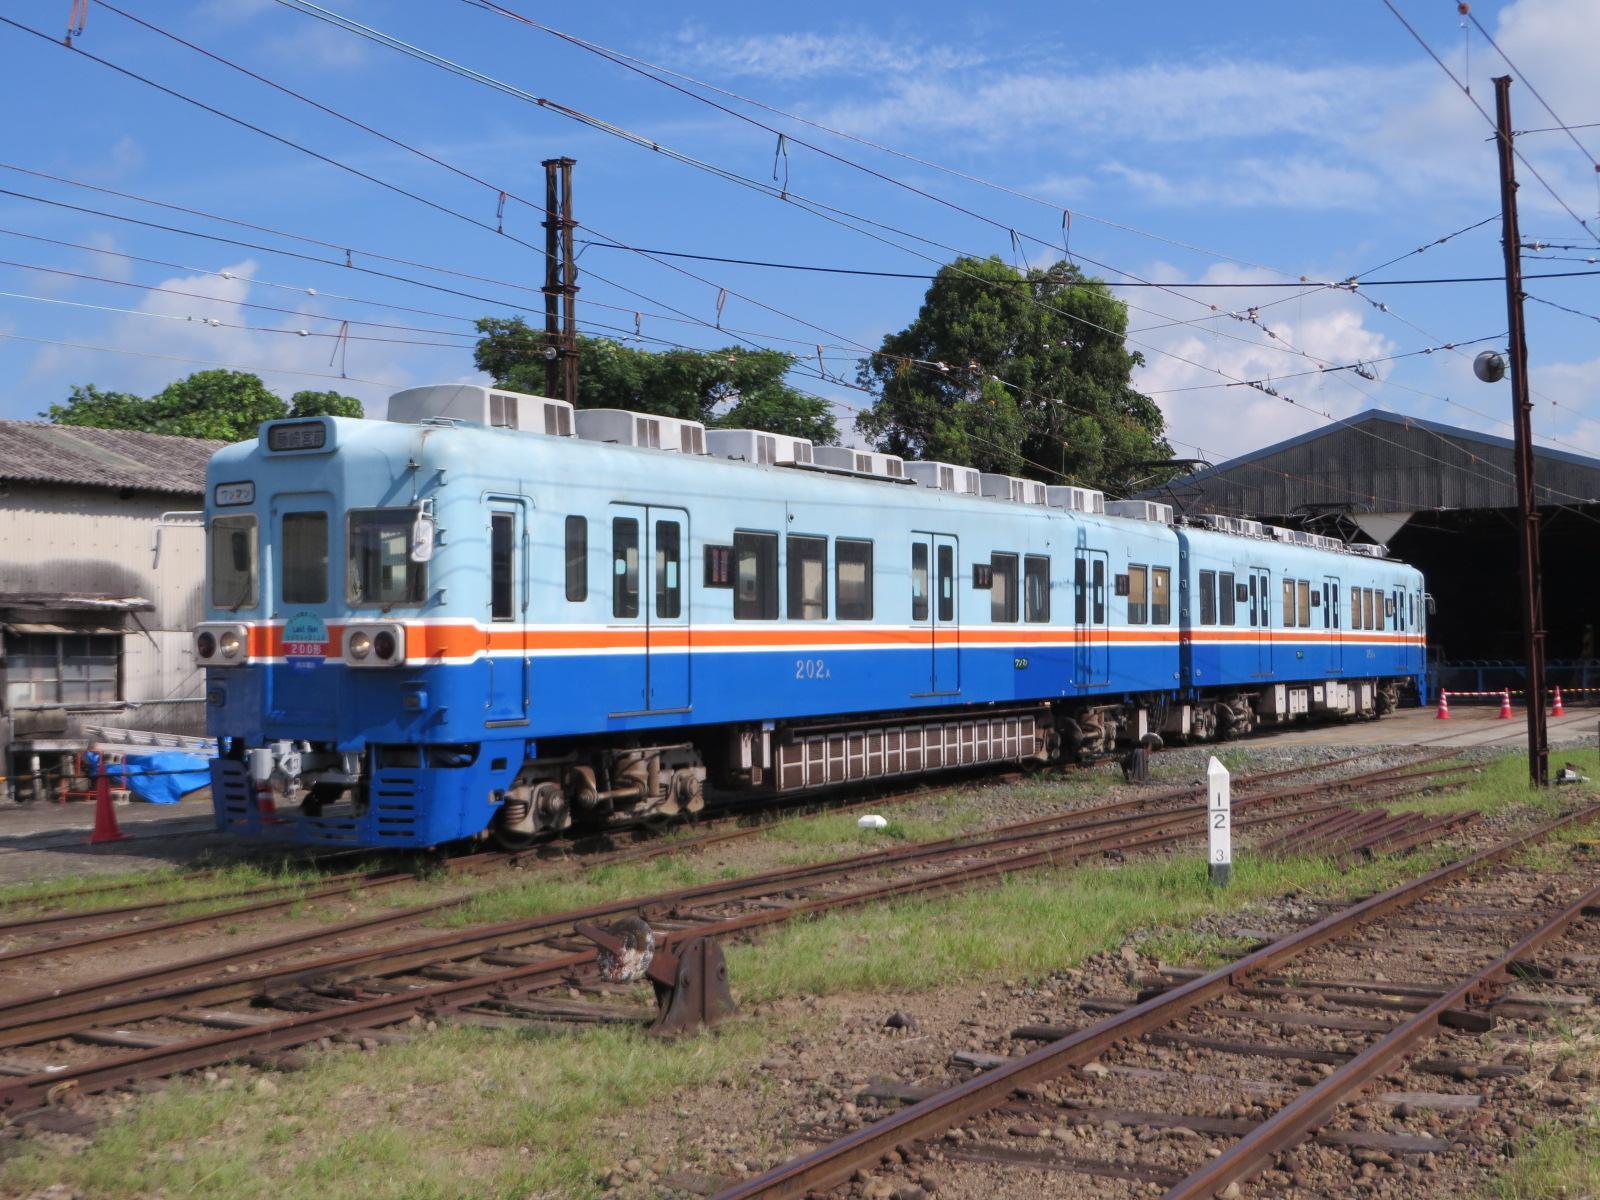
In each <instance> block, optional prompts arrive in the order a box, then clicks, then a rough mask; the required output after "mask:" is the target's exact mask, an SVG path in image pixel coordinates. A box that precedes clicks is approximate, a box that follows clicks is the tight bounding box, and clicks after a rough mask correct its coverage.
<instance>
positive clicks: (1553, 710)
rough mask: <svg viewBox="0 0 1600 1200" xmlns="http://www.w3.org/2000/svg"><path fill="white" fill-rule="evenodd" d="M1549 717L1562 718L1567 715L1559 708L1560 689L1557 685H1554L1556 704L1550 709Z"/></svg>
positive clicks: (1565, 711)
mask: <svg viewBox="0 0 1600 1200" xmlns="http://www.w3.org/2000/svg"><path fill="white" fill-rule="evenodd" d="M1550 715H1551V716H1552V717H1564V716H1566V715H1567V710H1566V709H1564V708H1562V707H1561V687H1560V685H1559V684H1558V685H1556V702H1555V705H1554V706H1553V707H1552V708H1551V709H1550Z"/></svg>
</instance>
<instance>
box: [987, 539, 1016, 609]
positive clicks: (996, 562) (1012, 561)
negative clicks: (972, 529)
mask: <svg viewBox="0 0 1600 1200" xmlns="http://www.w3.org/2000/svg"><path fill="white" fill-rule="evenodd" d="M989 571H990V577H991V578H992V579H993V581H994V582H993V584H992V586H991V587H990V589H989V619H990V620H991V621H997V622H999V621H1015V620H1016V619H1017V556H1016V555H1015V554H991V555H990V556H989Z"/></svg>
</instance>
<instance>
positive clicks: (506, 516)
mask: <svg viewBox="0 0 1600 1200" xmlns="http://www.w3.org/2000/svg"><path fill="white" fill-rule="evenodd" d="M516 534H517V514H516V513H509V512H492V513H490V514H489V619H490V620H491V621H509V620H511V619H512V618H513V617H514V616H515V615H516V581H515V580H514V579H513V578H512V574H511V563H512V559H513V557H514V556H513V553H512V551H513V547H514V545H515V542H516Z"/></svg>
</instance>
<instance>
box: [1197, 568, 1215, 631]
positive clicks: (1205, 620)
mask: <svg viewBox="0 0 1600 1200" xmlns="http://www.w3.org/2000/svg"><path fill="white" fill-rule="evenodd" d="M1216 623H1217V573H1216V572H1215V571H1201V572H1200V624H1202V625H1215V624H1216Z"/></svg>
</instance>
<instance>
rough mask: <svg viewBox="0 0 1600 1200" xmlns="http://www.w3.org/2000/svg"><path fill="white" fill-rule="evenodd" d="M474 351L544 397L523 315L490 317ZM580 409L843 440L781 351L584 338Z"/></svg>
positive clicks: (534, 340) (540, 363) (517, 387)
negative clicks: (657, 346)
mask: <svg viewBox="0 0 1600 1200" xmlns="http://www.w3.org/2000/svg"><path fill="white" fill-rule="evenodd" d="M478 332H479V334H481V335H482V336H481V337H480V338H479V340H478V344H477V346H476V348H475V349H474V350H473V355H472V357H473V361H474V362H475V363H476V364H477V366H478V369H479V370H480V371H485V372H487V373H488V374H490V375H492V376H493V377H494V381H495V383H496V385H498V386H500V387H504V388H510V389H511V390H513V391H518V392H527V393H531V394H533V395H536V396H537V395H543V394H544V392H545V360H544V357H543V354H542V353H541V351H542V349H543V347H544V344H545V341H544V334H543V332H542V331H536V330H534V329H531V328H529V326H528V324H527V322H526V321H524V320H523V319H522V318H521V317H485V318H483V319H482V320H480V321H479V322H478ZM578 353H579V356H580V357H579V360H578V361H579V368H580V369H579V372H578V407H579V408H626V409H631V410H633V411H635V412H648V413H657V414H659V415H661V416H666V417H682V418H686V419H688V420H691V421H704V422H705V423H706V424H707V425H712V426H718V427H721V428H727V429H764V430H767V431H769V432H771V433H783V434H788V435H790V436H792V437H804V438H810V439H811V440H812V441H814V442H818V443H820V444H832V443H834V442H837V441H838V440H839V429H838V426H837V424H836V423H835V421H834V419H833V416H832V414H831V413H830V412H829V411H828V403H827V401H825V400H821V399H819V398H817V397H815V396H808V395H806V394H805V393H804V392H801V391H799V390H798V389H796V388H793V387H790V386H789V385H788V384H787V383H786V382H784V377H785V376H786V375H787V374H788V372H789V368H790V367H792V366H793V365H794V362H795V359H794V358H793V356H791V355H788V354H784V353H783V352H781V351H778V350H750V349H748V348H746V347H742V346H729V347H725V348H724V349H721V350H665V351H659V352H657V351H651V350H637V349H634V348H633V347H631V346H624V345H623V344H622V343H620V342H617V341H613V340H612V339H610V338H594V337H581V336H580V337H579V338H578Z"/></svg>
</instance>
